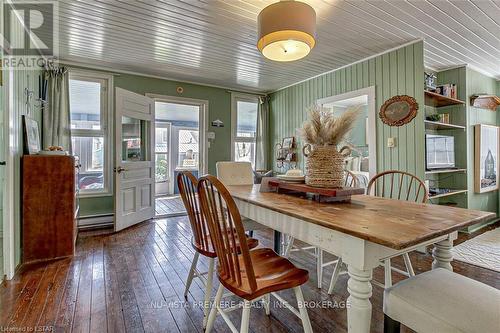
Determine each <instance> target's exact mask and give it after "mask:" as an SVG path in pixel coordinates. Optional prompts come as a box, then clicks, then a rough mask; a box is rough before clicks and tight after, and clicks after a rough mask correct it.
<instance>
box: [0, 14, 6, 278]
mask: <svg viewBox="0 0 500 333" xmlns="http://www.w3.org/2000/svg"><path fill="white" fill-rule="evenodd" d="M0 15H2V11H1V10H0ZM0 29H1V28H0ZM1 59H2V53H1V52H0V60H1ZM3 73H4V71H0V81H2V82H3V80H2V79H3ZM3 91H4V89H3V87H0V161H5V156H4V155H5V142H4V133H5V130H6V126H5V124H4V115H5V104H4V103H5V101H4V99H3ZM4 179H5V167H1V166H0V281H2V279H3V276H4V269H3V196H4V192H5V186H4Z"/></svg>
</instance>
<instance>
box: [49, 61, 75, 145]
mask: <svg viewBox="0 0 500 333" xmlns="http://www.w3.org/2000/svg"><path fill="white" fill-rule="evenodd" d="M44 77H45V79H46V80H47V102H48V103H47V105H45V106H44V108H43V116H42V119H43V130H42V137H43V147H42V148H43V149H46V148H47V147H49V146H61V147H63V149H64V150H67V151H69V153H70V154H71V152H72V151H71V122H70V110H69V73H68V71H67V69H66V68H58V69H50V70H46V71H44Z"/></svg>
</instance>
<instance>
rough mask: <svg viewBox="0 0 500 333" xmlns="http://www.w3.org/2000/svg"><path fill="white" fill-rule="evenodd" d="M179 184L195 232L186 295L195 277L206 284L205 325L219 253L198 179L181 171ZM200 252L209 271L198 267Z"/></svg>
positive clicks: (254, 242) (251, 241) (253, 241)
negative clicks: (200, 195) (199, 198)
mask: <svg viewBox="0 0 500 333" xmlns="http://www.w3.org/2000/svg"><path fill="white" fill-rule="evenodd" d="M177 185H178V187H179V192H180V194H181V198H182V201H183V203H184V206H185V207H186V211H187V214H188V217H189V223H190V225H191V230H192V232H193V237H192V239H191V245H192V246H193V248H194V249H195V251H196V252H195V254H194V257H193V261H192V263H191V268H190V270H189V274H188V279H187V281H186V288H185V290H184V297H185V298H187V294H188V292H189V288H190V286H191V283H192V281H193V279H194V278H199V279H200V280H201V281H202V282H203V283H204V284H205V299H204V303H203V314H204V317H203V327H205V326H206V323H207V319H208V310H209V309H210V299H211V296H212V282H213V276H214V259H215V257H217V254H216V252H215V249H214V246H213V243H212V239H211V236H210V232H209V228H208V225H207V222H206V219H205V218H204V217H203V215H202V214H201V207H200V203H199V200H198V195H197V193H196V191H197V186H198V180H197V179H196V177H195V176H194V175H193V174H192V173H190V172H188V171H181V172H179V174H178V175H177ZM247 244H248V246H249V247H250V248H254V247H256V246H257V245H258V244H259V242H258V241H257V240H256V239H253V238H250V239H248V240H247ZM237 249H238V248H237ZM238 251H239V250H238ZM200 254H201V255H202V256H205V257H206V258H207V259H208V271H207V272H200V271H198V269H197V268H196V267H197V264H198V259H199V256H200Z"/></svg>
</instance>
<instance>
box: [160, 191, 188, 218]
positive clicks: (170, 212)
mask: <svg viewBox="0 0 500 333" xmlns="http://www.w3.org/2000/svg"><path fill="white" fill-rule="evenodd" d="M155 211H156V216H157V217H172V216H181V215H186V214H187V213H186V208H185V207H184V204H183V203H182V199H181V197H180V196H174V197H163V198H156V200H155Z"/></svg>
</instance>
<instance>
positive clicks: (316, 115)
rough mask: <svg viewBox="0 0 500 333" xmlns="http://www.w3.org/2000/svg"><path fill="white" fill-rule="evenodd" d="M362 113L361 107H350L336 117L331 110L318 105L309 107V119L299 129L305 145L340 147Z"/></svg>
mask: <svg viewBox="0 0 500 333" xmlns="http://www.w3.org/2000/svg"><path fill="white" fill-rule="evenodd" d="M360 111H361V105H359V106H354V107H349V108H347V110H346V111H345V112H344V113H343V114H342V115H340V116H339V117H335V116H334V115H333V114H332V112H331V111H330V110H329V109H326V108H323V107H321V106H319V105H317V104H314V105H312V106H311V107H309V110H308V115H309V117H308V119H307V120H306V121H305V122H304V124H303V125H302V128H301V129H299V134H300V136H301V137H302V139H303V140H304V141H305V143H309V144H311V145H319V146H338V145H339V144H340V143H341V142H342V141H343V140H344V137H345V136H346V135H347V133H349V131H351V130H352V128H353V127H354V123H355V122H356V119H357V118H358V116H359V114H360Z"/></svg>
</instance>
